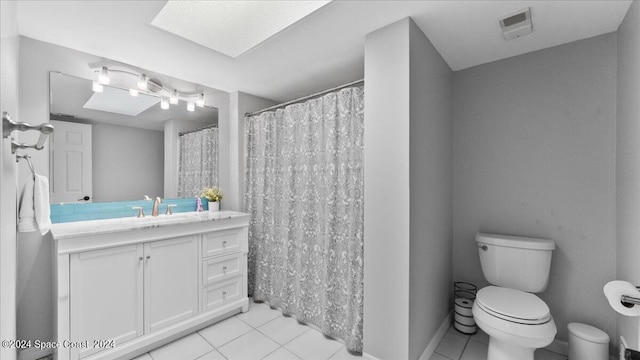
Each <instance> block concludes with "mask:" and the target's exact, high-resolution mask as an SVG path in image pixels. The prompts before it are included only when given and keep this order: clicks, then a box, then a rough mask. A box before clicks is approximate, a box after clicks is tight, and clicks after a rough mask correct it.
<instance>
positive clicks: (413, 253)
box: [409, 21, 453, 359]
mask: <svg viewBox="0 0 640 360" xmlns="http://www.w3.org/2000/svg"><path fill="white" fill-rule="evenodd" d="M410 24H411V26H410V39H411V42H410V46H411V47H410V58H409V61H410V69H409V71H410V75H409V76H410V78H411V79H410V96H411V104H410V117H411V121H410V126H409V131H410V136H409V144H410V146H409V152H410V154H409V157H410V161H409V166H410V179H409V182H410V187H409V189H410V192H411V200H410V201H411V206H410V212H411V215H410V219H411V224H410V229H411V244H410V246H409V260H410V269H409V279H410V280H409V314H410V315H409V359H417V358H418V357H419V356H420V355H421V354H422V353H423V352H424V350H425V348H426V347H427V345H428V344H429V342H430V341H431V339H432V338H433V335H435V333H436V331H437V330H438V327H439V326H440V325H441V324H442V321H443V320H444V318H445V317H446V316H447V314H448V312H449V310H450V302H449V300H450V299H449V297H450V296H449V294H450V293H451V267H452V263H451V225H452V223H451V221H452V219H451V217H452V216H451V215H452V214H451V188H452V185H451V184H452V172H451V163H452V139H451V136H452V118H451V117H452V77H453V76H452V72H451V69H450V68H449V66H448V65H447V63H446V62H445V61H444V59H442V57H441V56H440V54H439V53H438V51H437V50H436V49H435V48H434V47H433V45H432V44H431V42H430V41H429V39H427V37H426V36H425V35H424V34H423V33H422V31H421V30H420V29H419V28H418V27H417V26H416V25H415V24H414V23H413V21H412V22H410ZM431 350H434V349H431ZM427 355H429V356H430V354H427Z"/></svg>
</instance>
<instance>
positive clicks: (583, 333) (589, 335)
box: [567, 323, 609, 344]
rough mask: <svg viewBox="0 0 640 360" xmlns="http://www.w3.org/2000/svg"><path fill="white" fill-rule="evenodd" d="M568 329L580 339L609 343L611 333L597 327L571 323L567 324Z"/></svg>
mask: <svg viewBox="0 0 640 360" xmlns="http://www.w3.org/2000/svg"><path fill="white" fill-rule="evenodd" d="M567 329H568V330H569V333H570V334H573V335H575V336H577V337H579V338H580V339H583V340H586V341H589V342H592V343H596V344H608V343H609V335H607V333H606V332H604V331H602V330H600V329H598V328H597V327H593V326H591V325H587V324H581V323H569V325H567Z"/></svg>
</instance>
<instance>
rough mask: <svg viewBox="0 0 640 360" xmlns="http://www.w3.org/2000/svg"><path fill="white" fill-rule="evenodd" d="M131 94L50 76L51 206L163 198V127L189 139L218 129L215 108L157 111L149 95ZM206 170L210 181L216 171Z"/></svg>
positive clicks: (56, 74)
mask: <svg viewBox="0 0 640 360" xmlns="http://www.w3.org/2000/svg"><path fill="white" fill-rule="evenodd" d="M133 95H134V94H132V92H130V91H129V89H124V88H119V87H117V86H110V85H102V92H95V91H93V82H92V80H87V79H83V78H79V77H75V76H70V75H66V74H62V73H59V72H51V73H50V107H49V109H50V120H51V121H52V123H53V124H54V126H55V129H56V131H55V132H54V134H53V136H52V137H51V139H50V141H51V146H50V147H49V148H50V189H51V193H50V200H51V203H52V204H55V203H70V202H109V201H127V200H140V199H143V197H144V196H145V195H148V196H151V197H156V196H160V197H164V191H165V187H164V179H165V139H166V138H167V137H165V134H164V129H165V126H166V124H168V123H169V122H175V124H172V125H174V126H170V128H172V129H177V131H180V132H189V131H192V130H195V129H199V128H204V127H211V126H216V125H217V123H218V109H216V108H212V107H208V106H204V107H195V110H194V109H193V105H192V106H191V107H192V109H191V110H194V111H189V110H188V109H187V107H188V103H187V102H186V101H183V100H180V101H179V103H178V104H172V105H171V106H170V107H169V109H166V110H165V109H162V108H161V98H160V96H158V95H157V94H152V93H144V92H142V91H140V92H138V93H137V94H135V95H136V96H133ZM175 125H177V126H175ZM216 134H217V132H216ZM169 138H174V137H169ZM215 143H216V146H217V139H216V142H215ZM214 154H215V155H214V156H215V157H216V159H215V164H217V154H218V151H217V149H216V151H215V152H214ZM176 170H177V169H176ZM211 171H213V172H214V173H215V178H216V179H217V178H218V174H217V171H218V168H217V165H216V166H215V167H214V168H213V169H212V170H211ZM170 176H174V177H176V178H177V176H178V174H170ZM212 185H217V184H212ZM174 193H175V191H174Z"/></svg>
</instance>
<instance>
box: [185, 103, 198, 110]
mask: <svg viewBox="0 0 640 360" xmlns="http://www.w3.org/2000/svg"><path fill="white" fill-rule="evenodd" d="M195 110H196V104H194V103H192V102H191V101H189V102H188V103H187V111H195Z"/></svg>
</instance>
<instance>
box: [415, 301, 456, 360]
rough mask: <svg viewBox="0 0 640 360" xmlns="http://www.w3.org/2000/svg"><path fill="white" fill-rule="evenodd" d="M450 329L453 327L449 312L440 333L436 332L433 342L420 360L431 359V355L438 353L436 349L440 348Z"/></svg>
mask: <svg viewBox="0 0 640 360" xmlns="http://www.w3.org/2000/svg"><path fill="white" fill-rule="evenodd" d="M449 327H451V312H449V313H448V314H447V316H446V317H445V318H444V321H443V322H442V324H440V327H439V328H438V331H436V334H435V335H433V337H432V338H431V341H429V345H427V347H426V349H424V351H423V352H422V355H420V357H419V358H418V360H429V359H431V355H433V353H434V352H435V351H436V348H437V347H438V344H440V341H442V338H443V337H444V336H445V335H446V334H447V330H449Z"/></svg>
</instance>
